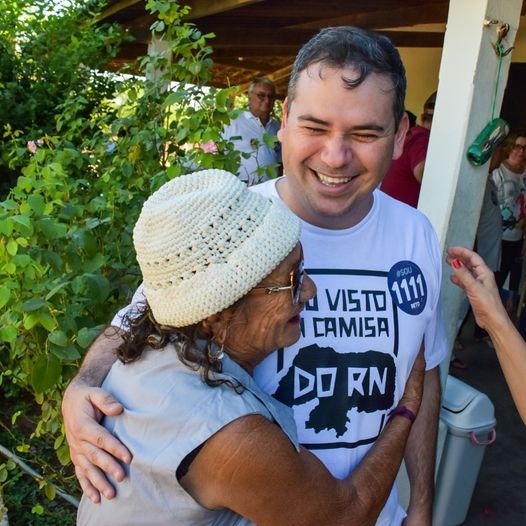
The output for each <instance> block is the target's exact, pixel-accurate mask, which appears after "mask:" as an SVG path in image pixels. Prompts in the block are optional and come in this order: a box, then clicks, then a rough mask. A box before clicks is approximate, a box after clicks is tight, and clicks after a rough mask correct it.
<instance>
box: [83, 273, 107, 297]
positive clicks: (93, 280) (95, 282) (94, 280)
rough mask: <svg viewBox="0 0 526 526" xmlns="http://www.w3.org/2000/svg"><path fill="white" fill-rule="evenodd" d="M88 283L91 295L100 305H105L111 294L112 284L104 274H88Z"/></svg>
mask: <svg viewBox="0 0 526 526" xmlns="http://www.w3.org/2000/svg"><path fill="white" fill-rule="evenodd" d="M86 280H87V281H86V282H87V285H88V288H89V295H90V296H91V297H92V298H94V299H95V300H96V301H97V302H98V303H103V302H104V301H105V300H106V298H107V297H108V296H109V294H110V282H109V281H108V279H107V278H106V277H104V276H103V275H102V274H98V273H89V274H86Z"/></svg>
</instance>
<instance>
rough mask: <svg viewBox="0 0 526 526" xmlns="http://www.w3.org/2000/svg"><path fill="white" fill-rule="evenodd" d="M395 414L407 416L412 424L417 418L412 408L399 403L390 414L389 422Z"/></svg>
mask: <svg viewBox="0 0 526 526" xmlns="http://www.w3.org/2000/svg"><path fill="white" fill-rule="evenodd" d="M395 416H403V417H404V418H407V419H408V420H409V421H410V422H411V424H413V423H414V421H415V420H416V415H415V414H414V413H413V411H411V409H408V408H407V407H406V406H405V405H399V406H396V407H395V408H394V409H393V410H392V411H391V412H390V413H389V415H388V417H389V420H388V421H389V422H390V421H391V420H392V419H393V417H395Z"/></svg>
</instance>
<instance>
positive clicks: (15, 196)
mask: <svg viewBox="0 0 526 526" xmlns="http://www.w3.org/2000/svg"><path fill="white" fill-rule="evenodd" d="M46 3H47V4H49V2H43V1H42V2H36V3H35V2H33V1H32V2H28V3H24V2H22V3H19V2H14V1H13V4H12V6H20V5H23V6H24V7H25V8H26V11H23V13H29V15H28V17H29V18H28V19H27V20H26V19H24V21H23V24H22V22H21V18H20V17H21V16H22V14H23V13H22V11H20V10H19V11H16V10H13V13H14V14H13V15H12V17H11V11H9V10H7V11H6V12H4V13H3V15H1V16H3V17H4V18H5V17H7V16H10V17H11V20H12V22H13V27H15V26H16V24H22V25H23V27H25V28H26V30H27V31H26V33H21V35H22V36H21V37H20V38H21V39H22V40H21V43H22V44H23V45H24V46H29V41H31V42H33V43H34V48H35V49H34V50H33V51H32V52H33V53H34V54H33V55H32V56H33V62H32V64H31V67H29V66H30V65H29V64H27V65H26V66H27V68H26V69H23V68H22V67H20V70H18V71H17V75H18V76H17V77H16V79H7V80H6V79H4V78H3V77H2V79H3V80H2V82H4V84H3V86H4V88H5V89H4V88H2V89H3V91H2V92H1V93H0V97H4V100H7V98H8V97H11V96H15V95H16V90H13V89H12V86H11V85H9V86H10V87H6V86H8V84H9V83H10V82H19V81H20V82H22V85H24V86H29V85H30V84H31V83H33V84H34V85H33V86H31V92H30V93H28V94H25V95H24V97H25V98H23V100H22V105H24V104H25V105H27V106H28V107H30V106H34V114H33V117H31V119H29V120H26V121H23V120H20V119H18V116H17V115H18V114H17V113H16V111H14V110H13V111H11V112H10V110H9V111H8V110H6V112H5V113H4V114H2V116H1V120H3V127H4V135H3V139H2V140H1V141H0V150H1V154H2V162H3V163H4V166H6V167H8V168H9V169H10V170H12V171H13V172H16V173H17V174H18V177H17V179H16V184H14V186H12V188H11V189H10V191H9V193H8V195H7V196H6V198H5V199H4V200H3V201H2V202H0V386H1V387H0V388H1V389H2V391H3V392H4V395H5V396H6V398H10V399H15V398H16V397H18V396H19V395H20V393H21V392H24V391H29V392H30V393H32V394H33V395H34V399H35V400H36V402H37V403H38V404H40V408H41V415H40V418H39V420H38V422H37V424H36V426H35V427H34V429H32V436H35V437H39V436H51V437H55V438H56V439H55V440H54V448H55V450H56V453H57V456H58V458H59V460H60V462H61V463H63V464H67V463H68V462H69V457H68V454H67V445H66V444H65V441H64V437H63V430H62V427H61V420H60V399H61V395H62V392H63V389H64V387H65V385H66V383H67V382H68V380H69V379H70V377H71V376H72V374H73V373H74V372H75V370H76V369H77V366H78V363H79V359H80V358H81V356H82V355H83V354H84V352H85V350H86V348H87V347H88V346H89V345H90V343H91V342H92V341H93V339H94V338H95V337H96V335H97V334H98V333H99V331H100V330H101V328H102V326H103V325H104V324H106V323H107V322H108V320H110V319H111V317H112V315H113V314H114V312H115V311H116V309H117V308H118V307H119V306H122V305H123V304H124V303H126V301H127V300H128V298H129V296H130V293H131V291H133V290H134V289H135V287H136V286H137V283H138V281H139V272H138V267H137V264H136V262H135V258H134V251H133V240H132V231H133V225H134V223H135V220H136V218H137V216H138V214H139V211H140V209H141V206H142V203H143V202H144V199H145V198H146V197H147V196H148V195H149V194H150V193H151V192H152V191H153V190H154V189H156V188H158V187H159V186H160V185H161V184H163V183H164V182H165V181H167V180H168V179H170V178H173V177H176V176H178V175H181V174H183V173H187V172H189V171H193V170H195V169H197V168H209V167H214V168H225V169H228V170H231V171H235V170H236V168H237V166H238V163H239V153H237V152H233V151H232V150H231V145H229V144H225V142H224V141H223V140H222V139H221V137H220V132H221V129H222V127H223V125H224V124H225V123H227V122H228V121H229V119H230V113H229V111H230V100H231V97H232V95H233V92H232V91H231V90H218V89H214V88H205V87H204V86H205V84H206V82H207V81H208V80H209V78H210V70H211V66H212V61H211V59H210V54H211V48H210V47H209V46H208V40H209V39H210V38H211V37H212V35H203V34H201V33H200V32H199V31H198V30H197V28H195V27H194V26H193V25H191V24H187V23H183V22H182V21H181V18H182V16H183V15H184V14H185V13H186V12H187V8H180V7H178V6H177V5H176V4H174V3H173V2H172V1H168V0H163V1H154V0H150V1H149V2H148V4H147V5H148V9H150V10H151V12H152V13H154V14H155V15H156V16H157V17H158V20H157V21H156V22H155V23H154V24H153V26H152V31H153V35H154V37H155V38H156V39H157V40H158V41H159V42H160V43H161V44H162V45H160V46H159V49H160V51H157V52H152V53H150V55H148V56H146V57H143V58H141V59H139V61H138V63H137V64H136V65H135V66H134V68H133V69H134V71H139V72H143V73H144V74H145V75H146V77H141V76H137V75H124V74H121V75H118V76H116V75H113V76H111V77H108V80H106V76H105V75H103V74H101V73H97V72H96V70H95V69H94V67H95V66H97V65H100V64H101V63H102V58H100V57H99V58H98V59H97V62H91V63H89V62H88V57H87V55H91V54H99V55H100V54H101V53H102V50H101V47H100V44H101V43H102V42H105V43H106V45H105V48H104V49H105V50H106V51H105V54H104V57H105V59H107V58H108V57H111V56H113V55H114V53H115V51H116V49H117V47H118V44H119V42H120V41H122V36H123V32H122V31H121V30H120V29H118V28H116V27H114V26H108V27H107V26H102V25H95V24H94V23H93V17H94V14H93V13H92V12H89V11H86V10H82V9H81V10H80V11H75V9H73V14H72V13H71V12H70V10H67V11H66V12H65V13H62V12H61V11H60V12H59V13H58V14H55V15H53V16H51V15H47V17H43V15H42V11H38V9H42V6H43V5H44V4H46ZM31 6H35V7H34V9H36V10H37V11H36V12H37V13H40V14H39V15H38V16H37V15H35V16H34V17H33V18H32V15H31V13H32V11H31V9H29V7H31ZM28 9H29V10H28ZM6 13H7V14H6ZM30 15H31V16H30ZM39 17H40V18H39ZM63 17H66V18H65V21H66V22H67V23H64V25H62V24H61V20H63ZM28 20H30V21H31V22H29V21H28ZM46 20H47V22H46V23H44V22H45V21H46ZM73 21H75V23H73ZM3 27H5V26H3ZM59 29H60V31H59ZM58 33H60V35H58ZM26 35H27V41H26V40H24V39H25V38H26ZM53 35H55V36H56V37H57V38H59V37H60V38H59V40H57V41H56V42H55V41H54V40H53V39H52V38H51V36H53ZM0 36H1V38H2V42H3V44H2V45H4V46H5V47H6V48H7V47H8V44H9V42H10V39H9V38H8V37H9V35H8V34H7V32H6V31H5V29H4V31H2V32H0ZM11 36H13V35H11ZM50 42H55V45H53V46H52V47H48V48H47V50H46V45H49V43H50ZM46 43H47V44H46ZM68 46H69V47H68ZM26 48H27V47H26ZM26 48H24V49H26ZM20 49H22V48H20ZM65 50H67V51H65ZM9 53H10V55H9V56H8V57H7V59H6V60H12V61H14V62H17V61H18V62H17V63H19V64H20V63H21V62H23V60H22V57H20V56H19V51H18V50H17V48H16V46H11V47H10V48H9ZM61 61H63V65H64V67H63V68H62V66H61ZM87 64H89V67H88V66H87ZM44 67H47V68H48V69H49V72H50V76H51V78H52V82H53V83H54V84H53V86H54V87H49V86H45V84H47V83H48V80H46V79H45V78H44V76H45V75H44V73H45V72H44ZM68 68H69V69H71V71H74V72H75V74H72V75H70V77H68V78H66V77H67V76H66V71H65V70H66V69H68ZM2 71H3V70H2ZM82 72H84V81H83V82H84V84H82V82H80V80H79V79H76V78H75V79H73V77H76V76H78V75H81V74H82ZM2 75H4V73H2ZM101 79H102V80H101ZM174 80H175V82H173V81H174ZM101 82H103V84H104V86H105V87H104V89H99V88H100V83H101ZM68 83H69V84H68ZM110 87H111V89H112V90H113V91H112V92H111V94H110V92H109V91H108V90H109V89H110ZM46 90H47V91H46ZM49 92H52V95H53V98H52V100H51V99H50V103H49V104H48V105H43V106H42V111H43V114H42V115H41V114H40V106H39V103H36V102H35V101H38V100H40V99H39V97H41V94H42V93H49ZM42 97H44V96H42ZM0 105H1V103H0ZM22 113H23V112H22ZM24 115H25V113H24ZM51 124H53V125H51ZM209 141H212V142H213V143H215V144H216V145H217V147H218V150H219V152H218V153H210V152H207V151H205V149H204V148H202V147H201V145H203V144H205V143H208V142H209ZM13 418H14V420H16V415H15V416H14V417H13ZM26 446H27V443H25V442H24V443H22V444H20V445H19V448H18V450H19V451H20V452H21V453H24V452H27V451H28V447H26ZM43 488H48V489H47V490H46V491H47V492H50V491H51V490H50V489H49V487H48V486H46V485H44V486H43ZM34 513H37V514H38V513H39V509H36V508H35V510H34Z"/></svg>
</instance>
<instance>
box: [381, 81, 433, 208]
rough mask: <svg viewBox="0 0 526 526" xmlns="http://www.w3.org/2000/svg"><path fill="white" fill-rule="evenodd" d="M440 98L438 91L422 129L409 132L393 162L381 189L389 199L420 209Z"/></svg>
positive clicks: (427, 107)
mask: <svg viewBox="0 0 526 526" xmlns="http://www.w3.org/2000/svg"><path fill="white" fill-rule="evenodd" d="M436 96H437V94H436V91H435V93H433V94H431V95H430V96H429V97H428V99H427V100H426V102H425V103H424V111H423V113H422V115H421V116H420V121H421V125H416V126H412V127H410V128H409V130H408V132H407V135H406V137H405V142H404V150H403V152H402V155H401V156H400V157H399V158H398V159H394V160H393V162H392V163H391V166H390V168H389V170H388V171H387V174H386V175H385V177H384V180H383V181H382V185H381V186H380V189H381V190H382V191H383V192H385V193H386V194H387V195H390V196H391V197H394V198H395V199H398V200H399V201H402V202H403V203H407V204H408V205H410V206H413V207H414V208H416V207H417V205H418V197H419V196H420V187H421V186H422V177H423V176H424V167H425V162H426V156H427V147H428V145H429V136H430V131H431V125H432V124H433V113H434V111H435V100H436Z"/></svg>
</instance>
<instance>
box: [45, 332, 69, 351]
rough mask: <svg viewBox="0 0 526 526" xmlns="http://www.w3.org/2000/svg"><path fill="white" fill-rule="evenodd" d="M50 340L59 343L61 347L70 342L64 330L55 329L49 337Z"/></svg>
mask: <svg viewBox="0 0 526 526" xmlns="http://www.w3.org/2000/svg"><path fill="white" fill-rule="evenodd" d="M47 339H48V341H50V342H51V343H54V344H55V345H58V346H59V347H66V345H67V344H68V337H67V336H66V334H65V333H64V332H62V331H54V332H52V333H50V334H49V335H48V337H47Z"/></svg>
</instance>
